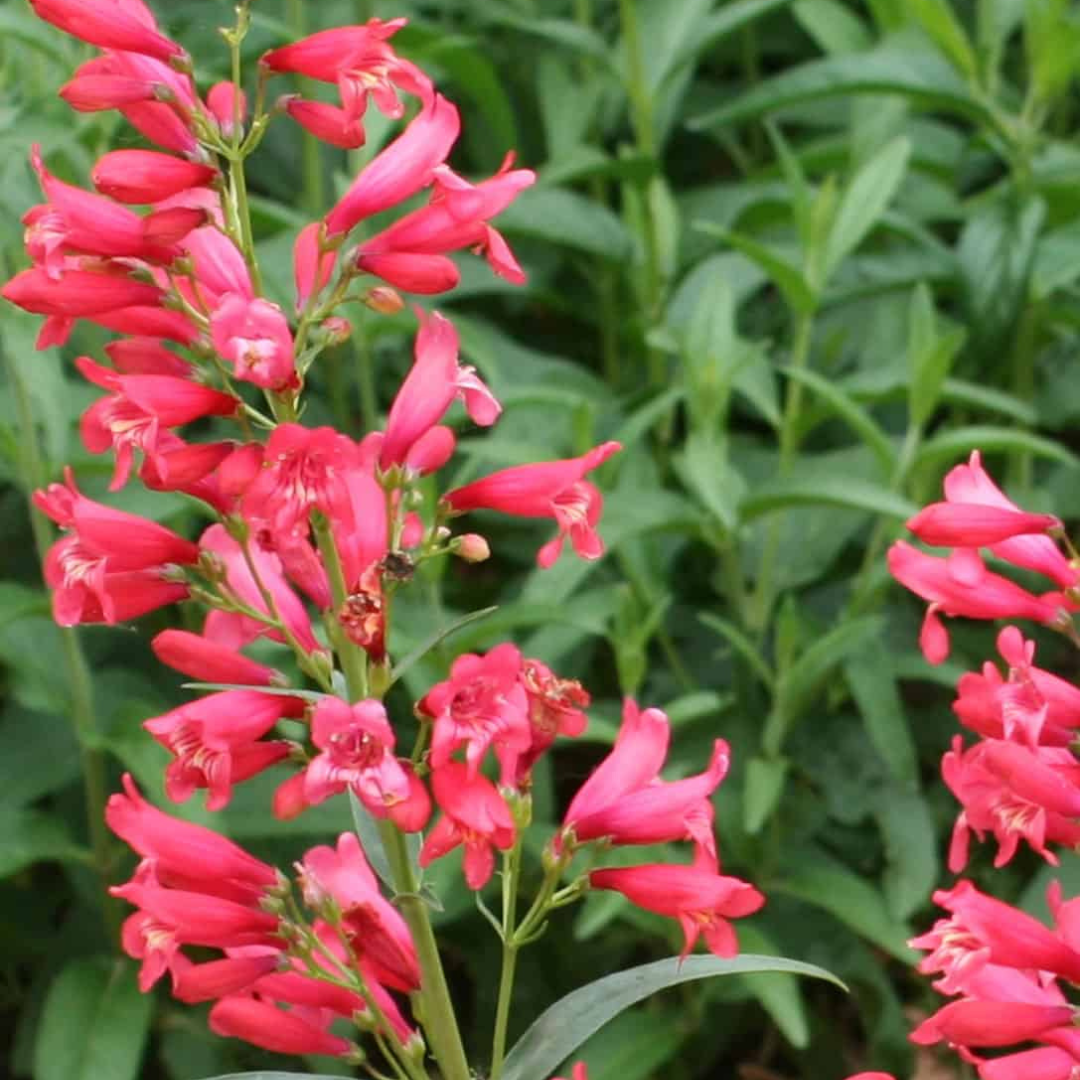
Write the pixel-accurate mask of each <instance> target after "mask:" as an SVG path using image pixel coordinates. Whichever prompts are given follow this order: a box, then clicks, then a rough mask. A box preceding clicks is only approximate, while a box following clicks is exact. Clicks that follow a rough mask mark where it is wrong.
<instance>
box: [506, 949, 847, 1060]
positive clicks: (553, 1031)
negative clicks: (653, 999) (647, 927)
mask: <svg viewBox="0 0 1080 1080" xmlns="http://www.w3.org/2000/svg"><path fill="white" fill-rule="evenodd" d="M769 971H780V972H787V973H788V974H793V975H807V976H809V977H811V978H816V979H825V980H826V981H828V982H832V983H835V984H836V985H837V986H843V984H842V983H841V982H840V981H839V980H838V979H837V978H836V977H835V976H834V975H830V974H829V973H828V972H827V971H824V970H823V969H822V968H819V967H815V966H814V965H813V964H804V963H802V962H800V961H798V960H785V959H781V958H778V957H772V956H752V955H748V954H744V955H742V956H737V957H735V958H734V959H732V960H721V959H720V958H719V957H716V956H689V957H687V958H686V959H685V960H683V961H681V962H680V961H679V960H677V959H675V958H674V957H673V958H672V959H670V960H658V961H656V962H655V963H652V964H642V965H641V966H640V967H635V968H630V969H628V970H627V971H620V972H618V973H617V974H615V975H608V976H605V977H604V978H602V979H597V980H596V981H595V982H591V983H589V984H588V985H587V986H582V987H580V988H579V989H577V990H574V991H573V992H572V993H570V994H567V995H566V997H564V998H562V999H561V1000H560V1001H557V1002H556V1003H555V1004H554V1005H552V1006H551V1007H550V1008H549V1009H547V1010H545V1011H544V1012H543V1013H542V1014H541V1015H540V1017H539V1019H537V1020H535V1021H534V1022H533V1024H532V1026H531V1027H530V1028H529V1030H528V1031H526V1032H525V1034H524V1035H523V1036H522V1037H521V1039H520V1041H519V1042H518V1043H517V1045H516V1046H515V1047H514V1048H513V1049H512V1050H511V1051H510V1053H509V1054H508V1055H507V1058H506V1063H505V1067H504V1069H503V1073H502V1076H503V1080H549V1078H550V1077H551V1075H552V1073H553V1072H554V1071H555V1069H556V1068H558V1066H559V1065H560V1064H561V1063H562V1062H563V1061H565V1060H566V1059H567V1058H568V1057H570V1055H571V1054H573V1053H574V1051H575V1050H577V1048H578V1047H579V1046H581V1044H582V1043H583V1042H585V1040H586V1039H588V1038H589V1037H590V1036H591V1035H593V1034H594V1033H595V1032H597V1031H599V1030H600V1029H601V1028H602V1027H603V1026H604V1025H605V1024H606V1023H607V1022H608V1021H609V1020H611V1019H612V1018H613V1017H615V1016H618V1015H619V1013H621V1012H623V1011H624V1010H626V1009H628V1008H630V1006H632V1005H636V1004H637V1003H638V1002H639V1001H643V1000H644V999H645V998H647V997H650V996H651V995H653V994H655V993H657V992H658V991H660V990H664V989H666V988H667V987H669V986H678V985H679V984H680V983H685V982H691V981H693V980H695V979H708V978H712V977H714V976H717V975H749V974H754V973H758V972H769Z"/></svg>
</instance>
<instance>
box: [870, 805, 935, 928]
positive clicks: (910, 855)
mask: <svg viewBox="0 0 1080 1080" xmlns="http://www.w3.org/2000/svg"><path fill="white" fill-rule="evenodd" d="M874 816H875V818H876V819H877V823H878V828H879V829H880V830H881V838H882V840H883V841H884V843H885V872H884V874H883V875H882V882H881V883H882V887H883V889H884V890H885V902H886V904H888V907H889V912H890V914H891V915H892V916H893V918H894V919H907V918H909V917H910V916H911V915H913V914H914V913H915V912H916V911H917V910H918V909H919V908H920V907H922V905H923V904H925V903H926V898H927V896H929V895H930V893H931V891H932V890H933V888H934V883H935V882H936V881H937V880H938V874H939V872H940V867H939V865H938V857H937V836H936V834H935V831H934V819H933V817H932V816H931V814H930V809H929V807H928V806H927V804H926V800H925V799H924V798H923V797H922V796H921V795H920V794H919V793H918V792H917V791H912V790H911V789H908V790H903V789H901V788H895V787H890V788H886V790H885V791H883V792H882V793H881V795H880V797H879V799H878V800H877V802H876V804H875V808H874Z"/></svg>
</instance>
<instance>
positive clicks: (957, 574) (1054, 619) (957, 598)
mask: <svg viewBox="0 0 1080 1080" xmlns="http://www.w3.org/2000/svg"><path fill="white" fill-rule="evenodd" d="M888 561H889V570H890V572H891V573H892V575H893V577H894V578H896V580H897V581H899V582H900V584H901V585H903V586H904V587H905V588H907V589H910V590H911V591H912V592H913V593H915V595H916V596H921V597H922V598H923V599H924V600H927V601H929V605H930V606H929V607H928V608H927V610H926V618H925V620H924V622H923V629H922V633H921V634H920V637H919V644H920V646H921V647H922V650H923V654H924V655H925V657H926V659H927V660H928V661H929V662H930V663H932V664H940V663H941V662H942V661H943V660H945V658H946V657H947V656H948V655H949V636H948V632H947V631H946V630H945V627H944V626H943V625H942V622H941V619H940V618H939V616H938V613H939V612H940V613H941V614H944V615H962V616H965V617H967V618H970V619H1014V618H1021V619H1034V620H1035V621H1036V622H1041V623H1046V624H1048V625H1054V624H1058V623H1060V622H1061V621H1062V620H1063V619H1066V618H1068V605H1067V601H1066V600H1065V598H1064V597H1063V596H1062V595H1061V594H1060V593H1046V594H1045V595H1043V596H1035V595H1034V594H1033V593H1029V592H1028V591H1027V590H1026V589H1022V588H1021V587H1020V586H1019V585H1016V584H1014V583H1013V582H1011V581H1009V580H1008V578H1003V577H1000V576H999V575H998V574H992V573H990V572H989V571H988V570H986V569H985V567H983V566H982V563H981V562H980V561H979V560H978V557H977V556H976V557H975V559H974V561H971V560H968V559H963V560H958V559H939V558H935V557H934V556H933V555H926V554H924V553H923V552H921V551H918V550H917V549H916V548H913V547H912V546H911V545H910V544H906V543H904V542H903V541H902V540H898V541H897V542H896V543H895V544H893V546H892V547H891V548H889V554H888Z"/></svg>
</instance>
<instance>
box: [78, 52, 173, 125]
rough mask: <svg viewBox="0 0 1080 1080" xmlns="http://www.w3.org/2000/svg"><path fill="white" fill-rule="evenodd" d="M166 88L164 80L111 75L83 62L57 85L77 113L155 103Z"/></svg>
mask: <svg viewBox="0 0 1080 1080" xmlns="http://www.w3.org/2000/svg"><path fill="white" fill-rule="evenodd" d="M90 63H91V64H93V63H94V61H91V62H90ZM167 89H168V88H167V87H166V86H165V84H164V83H156V82H153V81H152V80H150V79H137V78H134V77H132V76H130V75H114V74H110V73H108V72H105V71H100V70H98V69H97V67H88V66H87V65H84V66H83V68H80V69H79V71H77V72H76V73H75V76H74V78H72V79H70V80H69V81H68V82H66V83H65V84H64V85H63V86H62V87H61V88H60V97H61V98H63V99H64V101H66V102H67V103H68V104H69V105H70V106H71V107H72V108H73V109H74V110H75V111H76V112H104V111H105V110H107V109H123V108H124V107H126V106H128V105H135V104H137V103H140V102H156V101H157V100H158V94H159V93H161V92H167ZM163 108H164V109H165V111H166V112H170V111H171V110H169V108H168V106H163ZM173 115H174V116H175V114H173ZM192 141H194V140H192Z"/></svg>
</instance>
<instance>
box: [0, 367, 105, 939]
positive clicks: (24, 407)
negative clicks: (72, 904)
mask: <svg viewBox="0 0 1080 1080" xmlns="http://www.w3.org/2000/svg"><path fill="white" fill-rule="evenodd" d="M2 351H3V356H4V361H5V364H6V367H7V373H8V379H9V381H10V384H11V387H12V389H13V390H14V396H15V411H16V414H17V417H18V426H19V459H20V472H21V473H22V481H23V486H24V488H25V489H26V492H27V495H28V496H29V494H30V493H31V492H33V491H34V490H36V489H37V488H40V487H43V486H44V485H45V482H46V480H47V477H46V472H45V466H44V463H43V462H42V460H41V450H40V447H39V445H38V435H37V430H36V428H35V425H34V407H33V403H32V401H31V400H30V394H29V392H28V391H27V389H26V384H25V383H24V382H23V380H22V377H21V374H20V372H19V370H18V367H17V365H16V363H15V361H14V360H13V359H12V358H11V355H10V354H9V353H8V352H7V350H6V349H4V350H2ZM27 501H28V502H29V503H30V506H29V510H30V528H31V530H32V531H33V534H34V546H35V547H36V549H37V554H38V561H39V562H40V563H41V564H42V565H44V563H45V556H46V554H47V553H48V550H49V547H50V545H51V544H52V539H53V538H52V535H51V533H52V530H51V529H50V528H49V526H48V525H47V524H46V522H45V519H44V517H42V515H41V514H40V513H39V512H38V510H37V509H36V508H35V507H34V505H33V502H32V501H31V500H29V498H28V500H27ZM60 640H61V642H62V643H63V650H64V666H65V667H66V668H67V676H68V686H69V689H70V693H71V723H72V726H73V727H74V729H75V735H76V738H77V740H78V743H79V760H80V763H81V765H82V775H83V801H84V805H85V807H86V828H87V833H88V834H89V838H90V850H91V854H92V856H93V866H94V871H95V873H96V874H97V876H98V878H99V879H100V883H101V885H100V891H101V897H102V915H103V918H104V921H105V930H106V933H107V934H108V936H109V939H110V940H111V941H116V940H117V938H118V936H119V932H120V910H119V907H118V905H117V903H116V901H115V900H113V898H112V897H111V896H110V895H109V893H108V887H109V885H110V884H111V882H110V881H109V877H110V874H111V870H112V853H111V846H112V845H111V841H110V838H109V830H108V828H107V827H106V825H105V801H106V799H107V798H108V784H107V783H106V778H105V757H104V755H103V754H102V753H101V751H100V750H98V749H96V748H95V747H94V745H93V744H94V742H95V741H96V735H97V721H96V718H95V715H94V689H93V684H92V683H91V681H90V669H89V667H88V666H87V663H86V657H85V656H84V655H83V651H82V645H81V644H80V642H79V637H78V633H77V632H76V631H75V630H74V629H73V628H71V627H60Z"/></svg>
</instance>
